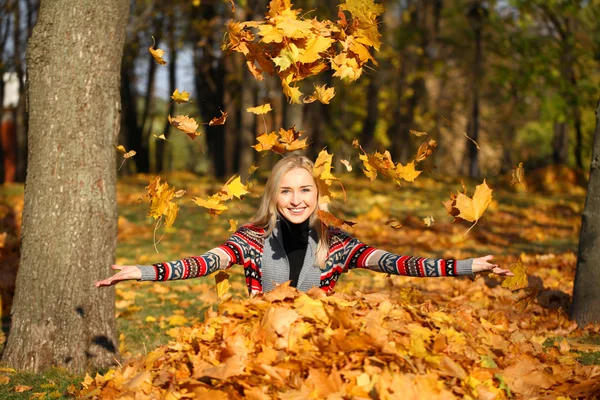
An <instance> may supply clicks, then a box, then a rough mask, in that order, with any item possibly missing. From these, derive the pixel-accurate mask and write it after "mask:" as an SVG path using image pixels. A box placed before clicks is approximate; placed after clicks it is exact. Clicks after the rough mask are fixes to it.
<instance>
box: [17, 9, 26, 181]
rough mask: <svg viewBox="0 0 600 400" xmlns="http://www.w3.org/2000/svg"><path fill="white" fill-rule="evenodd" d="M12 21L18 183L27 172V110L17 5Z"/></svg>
mask: <svg viewBox="0 0 600 400" xmlns="http://www.w3.org/2000/svg"><path fill="white" fill-rule="evenodd" d="M13 15H14V21H13V51H14V54H13V60H14V67H15V72H16V73H17V79H18V80H19V102H18V103H17V109H16V111H15V120H14V124H15V132H16V137H17V173H16V180H17V181H18V182H24V181H25V174H26V170H27V130H28V128H27V125H28V120H27V110H26V103H25V73H24V71H23V63H22V62H21V56H22V50H21V36H22V33H21V11H20V7H19V3H18V2H17V3H16V4H15V7H14V10H13Z"/></svg>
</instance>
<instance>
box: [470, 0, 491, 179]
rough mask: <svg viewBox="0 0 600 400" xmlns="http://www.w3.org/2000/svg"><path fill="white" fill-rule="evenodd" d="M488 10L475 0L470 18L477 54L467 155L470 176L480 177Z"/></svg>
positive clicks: (474, 64) (472, 87) (472, 85)
mask: <svg viewBox="0 0 600 400" xmlns="http://www.w3.org/2000/svg"><path fill="white" fill-rule="evenodd" d="M485 15H486V10H485V9H484V8H483V6H482V4H481V2H480V1H479V0H477V1H474V2H473V4H472V6H471V9H470V11H469V15H468V17H469V19H470V21H471V24H472V28H473V33H474V35H475V55H474V60H473V61H474V62H473V81H472V83H471V91H472V96H473V99H472V105H471V117H470V118H471V120H470V124H469V125H470V127H471V130H470V131H469V136H470V138H471V139H473V140H471V139H468V138H467V139H466V140H467V155H468V157H469V176H470V177H471V178H479V175H480V171H479V149H478V148H477V146H476V145H475V143H474V142H479V120H480V115H479V85H480V84H481V82H482V77H483V55H482V52H481V39H482V38H481V36H482V30H483V23H484V16H485Z"/></svg>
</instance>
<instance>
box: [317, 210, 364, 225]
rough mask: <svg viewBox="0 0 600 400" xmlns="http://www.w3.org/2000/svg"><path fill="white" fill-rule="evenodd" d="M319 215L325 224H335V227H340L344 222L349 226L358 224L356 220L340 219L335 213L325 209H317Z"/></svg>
mask: <svg viewBox="0 0 600 400" xmlns="http://www.w3.org/2000/svg"><path fill="white" fill-rule="evenodd" d="M317 217H318V218H319V219H320V220H321V222H323V223H324V224H325V225H327V226H333V227H334V228H340V227H341V226H342V225H343V224H346V225H348V226H354V225H356V222H352V221H346V220H343V219H340V218H338V217H336V216H335V215H333V214H331V213H329V212H327V211H323V210H317Z"/></svg>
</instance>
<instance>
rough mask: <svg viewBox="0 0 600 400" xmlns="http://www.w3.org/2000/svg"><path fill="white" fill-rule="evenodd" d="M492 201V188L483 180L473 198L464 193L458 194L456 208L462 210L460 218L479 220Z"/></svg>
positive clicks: (471, 220) (472, 220)
mask: <svg viewBox="0 0 600 400" xmlns="http://www.w3.org/2000/svg"><path fill="white" fill-rule="evenodd" d="M491 203H492V189H490V188H489V187H488V185H487V183H486V182H485V179H484V180H483V183H482V184H481V185H477V187H476V188H475V193H474V194H473V198H470V197H468V196H467V195H465V194H463V193H459V194H458V195H457V196H456V208H457V209H458V210H459V211H460V214H458V217H459V218H462V219H464V220H466V221H470V222H477V221H478V220H479V218H481V215H482V214H483V212H484V211H485V210H486V209H487V208H488V206H489V205H490V204H491Z"/></svg>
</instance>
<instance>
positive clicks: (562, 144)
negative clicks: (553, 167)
mask: <svg viewBox="0 0 600 400" xmlns="http://www.w3.org/2000/svg"><path fill="white" fill-rule="evenodd" d="M568 159H569V126H568V125H567V123H566V122H558V121H555V122H554V138H553V140H552V161H553V162H554V164H566V163H567V161H568Z"/></svg>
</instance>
